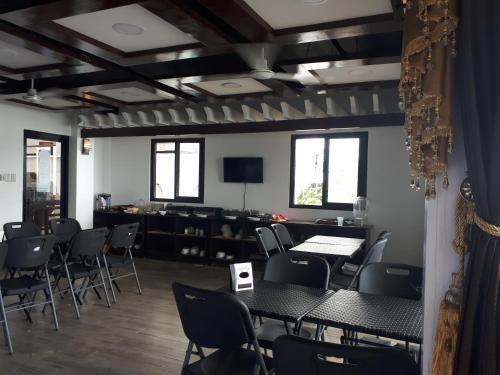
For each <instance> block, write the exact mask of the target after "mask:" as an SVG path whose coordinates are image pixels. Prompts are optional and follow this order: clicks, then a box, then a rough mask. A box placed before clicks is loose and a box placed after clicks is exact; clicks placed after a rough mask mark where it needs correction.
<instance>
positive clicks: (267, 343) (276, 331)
mask: <svg viewBox="0 0 500 375" xmlns="http://www.w3.org/2000/svg"><path fill="white" fill-rule="evenodd" d="M288 327H289V330H290V333H287V331H286V328H285V323H284V322H282V321H279V320H274V319H270V320H265V321H264V322H263V323H262V324H261V325H260V326H259V327H257V328H256V329H255V334H256V336H257V339H258V340H259V344H260V346H261V347H263V348H265V349H271V350H272V348H273V343H274V340H276V339H277V338H278V337H280V336H283V335H287V334H292V333H293V327H294V325H293V324H288ZM315 334H316V330H315V329H314V328H310V327H302V329H301V330H300V337H303V338H305V339H309V340H313V339H314V336H315Z"/></svg>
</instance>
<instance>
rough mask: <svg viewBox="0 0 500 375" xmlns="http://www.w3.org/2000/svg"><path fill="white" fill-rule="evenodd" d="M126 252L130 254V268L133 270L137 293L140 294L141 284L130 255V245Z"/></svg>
mask: <svg viewBox="0 0 500 375" xmlns="http://www.w3.org/2000/svg"><path fill="white" fill-rule="evenodd" d="M128 254H129V256H130V259H131V260H132V269H133V270H134V276H135V282H136V283H137V289H138V290H139V294H142V290H141V284H140V283H139V276H137V270H136V269H135V262H134V258H133V257H132V250H131V248H130V247H129V248H128Z"/></svg>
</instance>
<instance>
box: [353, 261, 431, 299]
mask: <svg viewBox="0 0 500 375" xmlns="http://www.w3.org/2000/svg"><path fill="white" fill-rule="evenodd" d="M422 274H423V272H422V268H420V267H415V266H409V265H406V264H397V263H370V264H367V265H366V266H365V267H363V269H362V270H361V272H360V274H359V283H358V291H360V292H362V293H369V294H378V295H384V296H393V297H401V298H409V299H415V300H419V299H420V298H421V297H422V292H421V287H422Z"/></svg>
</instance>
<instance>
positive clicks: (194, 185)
mask: <svg viewBox="0 0 500 375" xmlns="http://www.w3.org/2000/svg"><path fill="white" fill-rule="evenodd" d="M204 158H205V140H204V139H178V140H174V139H172V140H170V139H154V140H152V141H151V186H150V189H151V191H150V198H151V200H152V201H166V202H185V203H203V182H204V176H205V172H204Z"/></svg>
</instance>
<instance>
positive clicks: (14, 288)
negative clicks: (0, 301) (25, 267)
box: [0, 275, 47, 297]
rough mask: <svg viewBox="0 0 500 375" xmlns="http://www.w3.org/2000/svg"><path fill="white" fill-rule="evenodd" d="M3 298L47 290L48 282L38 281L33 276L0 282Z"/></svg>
mask: <svg viewBox="0 0 500 375" xmlns="http://www.w3.org/2000/svg"><path fill="white" fill-rule="evenodd" d="M0 287H1V288H2V294H3V296H4V297H5V296H17V295H19V294H26V293H32V292H37V291H39V290H43V289H46V288H47V281H44V280H37V279H35V278H33V277H31V276H28V275H23V276H20V277H15V278H13V279H4V280H2V281H1V282H0Z"/></svg>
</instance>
